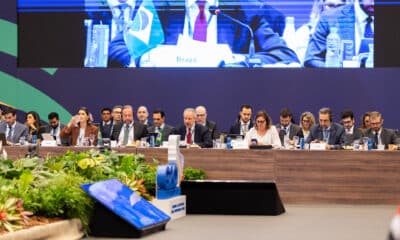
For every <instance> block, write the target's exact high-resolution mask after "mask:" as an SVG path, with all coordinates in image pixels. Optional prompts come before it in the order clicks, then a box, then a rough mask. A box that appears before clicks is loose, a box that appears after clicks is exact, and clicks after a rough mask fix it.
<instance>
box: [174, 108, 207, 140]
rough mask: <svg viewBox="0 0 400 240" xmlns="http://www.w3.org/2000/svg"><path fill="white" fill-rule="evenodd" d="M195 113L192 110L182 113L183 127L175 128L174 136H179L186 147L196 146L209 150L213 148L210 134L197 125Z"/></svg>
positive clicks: (204, 128)
mask: <svg viewBox="0 0 400 240" xmlns="http://www.w3.org/2000/svg"><path fill="white" fill-rule="evenodd" d="M195 121H196V111H195V110H194V109H193V108H186V109H185V110H184V111H183V123H184V124H183V125H180V126H178V127H176V128H175V129H174V131H173V133H174V134H177V135H180V136H181V140H182V141H183V140H184V141H185V142H186V144H187V145H192V144H195V145H198V146H199V147H202V148H210V147H212V146H213V143H212V139H211V134H210V131H209V130H208V128H206V127H204V126H202V125H200V124H197V123H196V122H195Z"/></svg>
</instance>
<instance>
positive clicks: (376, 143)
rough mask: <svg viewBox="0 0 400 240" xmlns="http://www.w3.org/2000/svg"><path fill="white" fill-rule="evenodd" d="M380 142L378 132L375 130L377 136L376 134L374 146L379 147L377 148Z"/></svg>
mask: <svg viewBox="0 0 400 240" xmlns="http://www.w3.org/2000/svg"><path fill="white" fill-rule="evenodd" d="M378 143H379V140H378V133H377V132H375V136H374V145H373V148H374V149H377V148H378Z"/></svg>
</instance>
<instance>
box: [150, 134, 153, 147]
mask: <svg viewBox="0 0 400 240" xmlns="http://www.w3.org/2000/svg"><path fill="white" fill-rule="evenodd" d="M149 146H150V147H154V136H153V135H151V136H150V138H149Z"/></svg>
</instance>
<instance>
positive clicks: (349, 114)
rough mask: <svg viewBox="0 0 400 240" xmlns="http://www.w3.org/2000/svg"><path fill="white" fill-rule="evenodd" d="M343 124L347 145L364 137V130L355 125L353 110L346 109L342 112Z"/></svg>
mask: <svg viewBox="0 0 400 240" xmlns="http://www.w3.org/2000/svg"><path fill="white" fill-rule="evenodd" d="M341 116H342V124H343V127H344V129H345V131H346V145H352V144H353V142H354V140H357V139H360V138H361V137H362V131H361V130H360V129H359V128H355V127H354V122H355V121H354V113H353V111H352V110H350V109H349V110H345V111H343V112H342V114H341Z"/></svg>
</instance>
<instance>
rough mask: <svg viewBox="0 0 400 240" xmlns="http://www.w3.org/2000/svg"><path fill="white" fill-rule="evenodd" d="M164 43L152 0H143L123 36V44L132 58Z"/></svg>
mask: <svg viewBox="0 0 400 240" xmlns="http://www.w3.org/2000/svg"><path fill="white" fill-rule="evenodd" d="M163 42H164V32H163V30H162V26H161V22H160V19H159V17H158V15H157V12H156V9H155V7H154V4H153V1H152V0H144V1H143V2H142V4H141V6H140V7H139V9H138V11H137V13H136V16H135V17H134V18H133V23H132V25H131V28H130V29H129V30H128V31H127V32H126V34H125V43H126V46H127V48H128V50H129V53H130V55H131V56H132V58H137V57H140V56H142V55H143V54H144V53H146V52H148V51H149V50H151V49H153V48H155V47H157V45H158V44H160V43H163Z"/></svg>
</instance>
